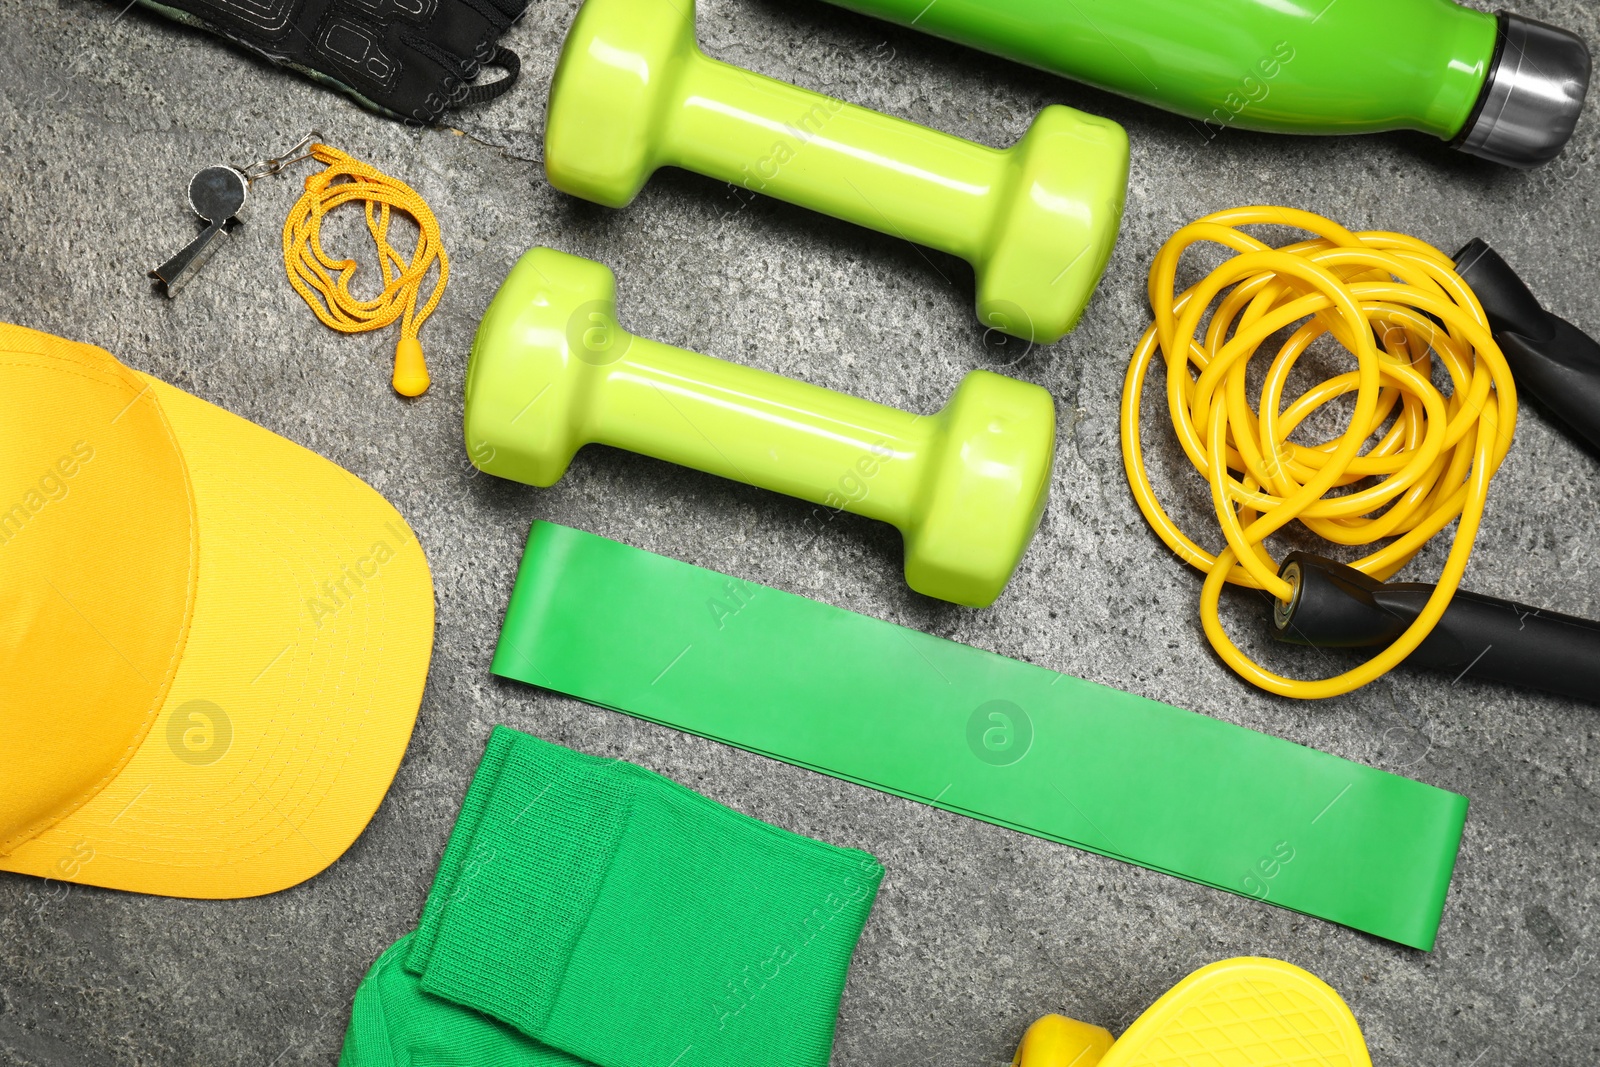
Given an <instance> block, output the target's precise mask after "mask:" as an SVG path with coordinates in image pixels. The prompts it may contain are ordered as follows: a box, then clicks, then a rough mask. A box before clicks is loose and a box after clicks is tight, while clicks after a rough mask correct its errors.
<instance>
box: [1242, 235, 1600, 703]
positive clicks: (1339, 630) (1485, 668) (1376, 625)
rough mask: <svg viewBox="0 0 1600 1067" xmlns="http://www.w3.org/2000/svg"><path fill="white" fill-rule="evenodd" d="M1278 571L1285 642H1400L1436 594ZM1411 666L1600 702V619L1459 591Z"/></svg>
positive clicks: (1298, 557) (1299, 559) (1278, 617)
mask: <svg viewBox="0 0 1600 1067" xmlns="http://www.w3.org/2000/svg"><path fill="white" fill-rule="evenodd" d="M1491 254H1492V253H1491ZM1557 321H1559V320H1557ZM1278 573H1279V574H1280V575H1281V576H1282V577H1283V578H1284V580H1285V581H1287V582H1288V583H1289V584H1290V585H1291V586H1292V587H1293V588H1294V594H1293V597H1292V598H1291V599H1290V601H1289V603H1287V604H1283V603H1277V605H1276V607H1275V608H1274V611H1273V617H1272V621H1273V625H1274V626H1275V627H1276V630H1277V638H1278V640H1280V641H1287V642H1290V643H1292V644H1297V645H1315V646H1317V647H1319V648H1367V647H1375V646H1376V647H1381V646H1385V645H1388V644H1390V643H1391V642H1393V641H1394V639H1395V638H1396V637H1399V636H1400V634H1401V632H1402V631H1404V630H1405V628H1406V627H1408V626H1410V625H1411V623H1412V621H1413V620H1414V619H1416V617H1417V616H1418V615H1419V614H1421V612H1422V608H1423V605H1424V604H1426V603H1427V600H1428V597H1429V596H1431V595H1432V594H1433V589H1434V587H1433V586H1431V585H1427V584H1425V583H1422V582H1393V583H1390V584H1385V583H1383V582H1380V581H1378V580H1377V579H1375V578H1369V577H1368V576H1367V575H1365V574H1362V573H1361V572H1360V571H1358V570H1356V569H1355V568H1354V567H1348V566H1346V565H1344V564H1343V563H1339V562H1337V561H1335V560H1331V559H1325V558H1323V557H1322V556H1316V555H1312V554H1311V553H1309V552H1291V553H1289V555H1288V556H1287V557H1286V558H1285V559H1284V561H1283V566H1282V567H1280V568H1279V571H1278ZM1405 664H1406V666H1408V667H1427V668H1432V669H1434V670H1440V671H1447V672H1449V673H1451V674H1454V675H1456V676H1458V677H1461V676H1465V677H1470V678H1486V679H1489V680H1491V681H1496V682H1505V683H1507V684H1508V685H1516V686H1525V687H1527V688H1530V689H1543V690H1547V691H1548V692H1551V693H1559V694H1560V695H1562V696H1567V697H1572V698H1574V699H1577V700H1583V701H1587V702H1590V703H1600V622H1590V621H1589V620H1587V619H1575V618H1573V617H1572V616H1570V615H1557V614H1554V613H1553V612H1548V611H1541V610H1540V609H1538V608H1531V607H1528V606H1527V605H1526V604H1516V603H1513V602H1511V601H1509V600H1500V599H1498V598H1496V597H1492V596H1480V595H1479V594H1477V593H1468V592H1464V591H1461V590H1457V592H1456V595H1455V596H1454V597H1452V598H1451V600H1450V606H1449V607H1448V608H1446V609H1445V613H1444V617H1443V618H1442V619H1440V620H1439V625H1438V626H1436V627H1435V628H1434V630H1433V632H1432V633H1430V634H1429V635H1428V636H1427V638H1426V639H1424V640H1423V642H1422V644H1420V645H1418V646H1417V649H1416V651H1415V652H1413V653H1411V655H1409V656H1407V657H1406V659H1405Z"/></svg>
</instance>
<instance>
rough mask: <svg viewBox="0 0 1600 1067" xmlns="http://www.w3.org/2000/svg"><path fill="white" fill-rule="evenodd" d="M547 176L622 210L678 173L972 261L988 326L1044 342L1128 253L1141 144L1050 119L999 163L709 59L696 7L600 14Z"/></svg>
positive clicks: (604, 5)
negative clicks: (1132, 172) (1127, 216)
mask: <svg viewBox="0 0 1600 1067" xmlns="http://www.w3.org/2000/svg"><path fill="white" fill-rule="evenodd" d="M544 152H545V156H544V158H545V172H546V174H548V175H549V178H550V184H552V185H554V186H555V187H556V188H557V189H561V190H563V191H565V192H568V193H571V194H573V195H574V196H581V197H583V198H584V199H586V200H593V201H595V202H596V203H600V204H606V205H608V206H610V207H622V206H623V205H625V204H627V203H628V202H629V201H631V200H632V199H633V198H634V196H635V195H637V193H638V192H639V189H640V188H641V187H642V186H643V185H644V182H645V180H646V179H647V178H649V177H650V175H651V173H652V172H653V171H655V169H656V168H657V167H662V166H676V167H683V168H684V169H686V170H692V171H697V172H699V173H701V174H706V175H710V176H711V177H714V178H719V179H721V180H723V181H726V182H730V183H732V184H734V185H737V186H741V187H743V188H746V189H750V190H753V191H755V192H760V193H765V194H767V195H769V196H775V197H777V198H778V199H780V200H787V201H789V202H790V203H793V204H799V205H801V206H802V207H808V208H811V209H813V210H815V211H821V212H823V213H825V214H828V215H833V216H836V217H838V218H841V219H847V220H849V221H851V222H854V223H856V224H858V225H861V226H866V227H869V228H871V229H874V230H879V231H882V232H883V233H887V234H892V235H893V236H895V237H902V238H905V239H906V240H909V241H915V242H917V243H918V244H923V245H928V246H930V247H932V248H938V249H942V250H943V251H945V252H949V253H951V254H952V255H956V256H960V257H961V258H962V259H965V260H967V261H968V262H970V263H971V264H972V266H973V269H974V271H976V273H977V281H978V292H977V308H978V317H979V319H981V320H982V321H983V323H984V324H985V325H987V326H991V327H994V328H996V329H999V330H1003V331H1005V332H1007V333H1011V334H1015V335H1016V336H1019V337H1023V338H1026V339H1027V340H1031V341H1038V342H1040V343H1042V344H1048V343H1051V342H1053V341H1056V340H1059V339H1060V337H1061V335H1062V334H1064V333H1066V332H1067V331H1068V330H1070V329H1071V328H1072V327H1073V326H1074V325H1076V324H1077V321H1078V316H1079V315H1080V314H1082V312H1083V307H1084V305H1085V304H1086V303H1088V301H1089V296H1090V294H1091V293H1093V292H1094V287H1095V285H1096V284H1097V283H1098V282H1099V280H1100V275H1101V273H1102V272H1104V270H1105V266H1106V260H1107V259H1108V258H1109V257H1110V255H1111V247H1112V245H1113V244H1114V243H1115V241H1116V236H1117V226H1118V224H1119V223H1120V221H1121V219H1122V205H1123V201H1124V199H1125V198H1126V196H1127V187H1128V135H1127V134H1126V133H1125V132H1124V131H1123V129H1122V127H1120V126H1118V125H1117V124H1116V123H1114V122H1112V121H1110V120H1109V119H1103V118H1098V117H1096V116H1094V115H1087V114H1084V113H1083V112H1081V111H1075V110H1073V109H1072V108H1069V107H1063V106H1061V105H1052V106H1050V107H1047V108H1045V109H1044V110H1043V111H1041V112H1039V114H1038V116H1037V117H1036V118H1035V119H1034V122H1033V125H1032V126H1031V127H1029V129H1028V132H1027V133H1026V134H1024V135H1023V138H1022V140H1020V141H1018V142H1017V143H1016V145H1014V146H1013V147H1011V148H1009V149H1006V150H1004V151H1001V150H999V149H994V148H989V147H986V146H984V145H980V144H974V143H973V142H971V141H966V140H963V139H961V138H959V137H955V136H952V135H951V134H948V133H941V132H940V131H938V130H931V129H929V128H927V127H926V126H919V125H917V124H916V123H914V122H908V121H906V120H904V119H898V118H893V117H891V116H889V115H883V114H880V113H878V112H876V111H869V110H867V109H866V108H861V107H856V106H854V105H852V104H847V103H844V102H843V101H841V100H836V99H834V98H833V97H829V96H823V95H822V94H820V93H814V92H810V91H808V90H805V89H799V88H796V87H795V86H793V85H789V84H786V83H784V82H780V81H776V80H774V79H772V78H767V77H763V76H762V75H759V74H755V73H752V72H750V71H747V70H741V69H740V68H738V67H734V66H730V65H728V64H726V63H722V62H719V61H717V60H714V59H710V58H708V57H707V56H706V55H705V54H704V53H702V52H701V51H700V49H699V48H698V47H697V46H696V44H695V33H694V4H693V3H692V0H587V2H586V3H585V4H584V5H583V8H582V9H581V10H580V11H579V12H578V17H577V20H576V21H575V22H574V23H573V25H572V30H571V32H570V33H569V34H568V35H567V41H566V45H565V46H564V47H563V48H562V51H561V62H560V64H559V65H558V66H557V68H556V73H555V78H554V80H553V82H552V83H551V87H550V104H549V109H548V112H547V120H546V124H545V142H544Z"/></svg>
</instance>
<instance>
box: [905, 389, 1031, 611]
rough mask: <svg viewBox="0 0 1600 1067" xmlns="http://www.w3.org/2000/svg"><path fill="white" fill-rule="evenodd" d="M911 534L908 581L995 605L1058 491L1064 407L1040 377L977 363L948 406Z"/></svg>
mask: <svg viewBox="0 0 1600 1067" xmlns="http://www.w3.org/2000/svg"><path fill="white" fill-rule="evenodd" d="M934 420H935V425H936V427H937V429H936V430H935V432H934V434H933V436H932V441H931V448H930V452H929V456H928V465H927V469H926V471H925V472H924V474H923V481H922V486H921V488H922V492H921V493H919V494H918V497H917V502H916V505H915V507H914V508H913V510H912V514H911V516H910V518H909V521H904V522H901V523H900V524H899V525H900V530H901V533H902V534H903V535H904V537H905V546H906V583H907V584H908V585H910V586H911V588H913V589H916V590H918V591H920V592H925V593H926V592H929V591H930V590H939V592H937V593H931V594H930V595H934V596H938V597H940V598H941V599H944V600H950V601H953V602H955V603H957V604H967V605H969V606H971V607H979V608H981V607H988V606H989V605H990V604H992V603H993V602H994V599H995V597H997V596H999V595H1000V593H1001V591H1002V590H1003V589H1005V587H1006V583H1007V582H1008V581H1010V580H1011V575H1012V572H1014V571H1015V570H1016V569H1017V564H1018V563H1020V562H1021V561H1022V554H1023V553H1024V552H1026V551H1027V550H1028V543H1029V542H1030V541H1032V540H1033V535H1034V531H1036V530H1037V529H1038V528H1039V519H1040V518H1041V517H1042V516H1043V515H1044V506H1045V500H1046V499H1047V497H1048V495H1049V492H1050V471H1051V467H1052V466H1053V461H1054V459H1055V448H1056V413H1055V402H1054V401H1053V400H1052V398H1051V396H1050V394H1049V392H1047V391H1046V390H1044V389H1041V388H1040V387H1039V386H1037V385H1031V384H1029V383H1027V382H1020V381H1017V380H1016V379H1015V378H1007V377H1005V376H1004V375H1000V374H994V373H991V372H989V371H983V370H975V371H971V372H970V373H968V374H967V376H966V377H965V378H963V379H961V384H960V385H958V386H957V387H956V391H955V393H954V394H953V395H952V396H951V397H950V402H949V403H947V404H946V405H945V406H944V408H943V410H941V411H940V412H939V414H938V415H936V416H935V417H934Z"/></svg>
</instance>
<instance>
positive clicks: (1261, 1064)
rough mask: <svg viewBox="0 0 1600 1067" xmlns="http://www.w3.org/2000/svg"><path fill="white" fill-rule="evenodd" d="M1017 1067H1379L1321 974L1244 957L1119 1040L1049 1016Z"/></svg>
mask: <svg viewBox="0 0 1600 1067" xmlns="http://www.w3.org/2000/svg"><path fill="white" fill-rule="evenodd" d="M1011 1067H1372V1060H1371V1059H1370V1058H1369V1057H1368V1056H1367V1045H1366V1042H1365V1041H1363V1040H1362V1037H1361V1028H1360V1027H1359V1026H1358V1025H1356V1019H1355V1016H1354V1015H1352V1014H1350V1009H1349V1008H1348V1007H1347V1006H1346V1005H1345V1002H1344V1001H1343V1000H1341V999H1340V998H1339V994H1338V993H1336V992H1334V990H1333V988H1332V987H1331V986H1329V985H1328V984H1327V983H1326V982H1323V981H1322V980H1321V979H1320V978H1318V977H1317V976H1316V975H1313V974H1308V973H1307V972H1305V971H1302V970H1301V969H1300V968H1298V967H1295V966H1293V965H1292V964H1288V963H1284V962H1283V961H1282V960H1269V959H1261V958H1257V957H1250V956H1244V957H1240V958H1238V959H1231V960H1223V961H1221V962H1220V963H1213V964H1211V965H1210V966H1208V967H1202V968H1200V969H1199V970H1198V971H1195V972H1194V973H1193V974H1191V975H1190V976H1189V977H1187V978H1185V979H1184V980H1183V981H1181V982H1179V983H1178V984H1177V985H1175V986H1173V987H1172V988H1171V989H1169V990H1167V992H1166V994H1165V995H1163V996H1162V997H1161V999H1160V1000H1158V1001H1156V1002H1155V1003H1154V1004H1152V1005H1150V1007H1149V1008H1148V1009H1147V1010H1146V1011H1145V1013H1144V1014H1143V1015H1141V1016H1139V1018H1137V1019H1135V1020H1134V1022H1133V1025H1132V1026H1130V1027H1128V1029H1127V1031H1126V1032H1125V1033H1124V1034H1123V1035H1122V1036H1121V1037H1120V1038H1116V1039H1113V1038H1112V1037H1111V1034H1110V1032H1109V1031H1107V1030H1105V1029H1103V1028H1101V1027H1098V1026H1092V1025H1090V1024H1089V1023H1081V1022H1078V1021H1077V1020H1076V1019H1068V1018H1065V1017H1064V1016H1061V1015H1046V1016H1044V1017H1043V1018H1042V1019H1039V1020H1038V1021H1037V1022H1035V1023H1034V1024H1033V1025H1032V1026H1030V1027H1028V1032H1027V1033H1026V1034H1024V1035H1023V1037H1022V1044H1021V1045H1019V1046H1018V1047H1017V1054H1016V1056H1015V1057H1014V1058H1013V1059H1012V1060H1011Z"/></svg>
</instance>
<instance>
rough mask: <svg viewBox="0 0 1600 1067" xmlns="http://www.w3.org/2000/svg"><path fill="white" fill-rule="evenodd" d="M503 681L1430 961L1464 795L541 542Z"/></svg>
mask: <svg viewBox="0 0 1600 1067" xmlns="http://www.w3.org/2000/svg"><path fill="white" fill-rule="evenodd" d="M493 670H494V673H496V674H498V675H500V676H502V677H505V678H514V679H517V680H519V681H523V682H527V683H530V684H532V685H538V686H543V687H544V688H547V689H553V690H555V691H557V692H560V693H566V694H569V695H571V696H574V697H577V698H578V699H580V700H585V701H588V702H590V703H593V704H598V705H601V706H602V707H607V708H613V709H616V710H618V711H623V712H626V713H628V714H630V715H635V716H637V717H639V718H641V719H648V720H649V721H651V722H656V723H661V724H662V725H665V726H671V727H674V728H676V729H679V730H684V731H687V732H689V733H693V734H699V735H700V736H702V737H709V738H712V739H713V740H716V741H721V742H723V743H725V744H729V745H734V746H737V747H739V748H743V749H748V750H749V751H751V752H758V753H760V754H762V755H764V756H770V757H772V758H773V759H778V760H783V761H784V762H785V763H792V764H795V765H796V766H799V767H807V768H809V769H811V770H814V771H820V772H821V773H823V774H829V775H833V776H834V777H836V778H842V779H844V780H846V781H850V782H856V783H858V784H860V785H866V786H871V787H872V788H874V789H881V790H883V791H884V792H886V793H893V794H895V795H896V796H901V797H906V798H907V799H910V800H916V801H920V802H922V803H925V804H931V805H933V806H934V807H938V808H943V809H944V810H946V811H953V812H957V813H958V814H961V815H967V816H970V817H972V818H974V819H982V820H984V821H986V822H991V823H995V824H996V825H998V826H1005V827H1009V828H1010V829H1013V830H1019V831H1021V832H1023V833H1028V834H1033V835H1035V836H1036V837H1043V838H1046V839H1048V840H1051V841H1059V842H1061V843H1063V844H1068V845H1073V846H1075V847H1077V848H1082V849H1086V850H1088V851H1090V852H1096V853H1099V854H1100V855H1103V856H1111V857H1114V858H1116V859H1120V860H1125V861H1127V862H1128V863H1134V864H1138V865H1139V866H1141V867H1148V868H1150V869H1152V870H1157V871H1164V872H1166V873H1167V874H1172V875H1176V876H1177V877H1179V878H1186V879H1188V880H1189V881H1192V882H1199V883H1201V884H1203V885H1210V886H1214V887H1216V888H1218V889H1224V890H1227V891H1228V892H1231V893H1238V894H1240V895H1243V896H1250V897H1255V898H1257V899H1259V900H1264V901H1267V902H1268V903H1271V904H1276V905H1278V906H1279V907H1284V908H1289V909H1292V910H1294V911H1298V912H1303V913H1304V914H1307V915H1314V916H1317V917H1318V918H1322V919H1327V920H1330V921H1332V922H1336V923H1342V924H1344V925H1345V926H1349V927H1353V928H1355V929H1357V930H1362V931H1365V932H1367V933H1370V934H1375V935H1377V936H1379V937H1384V938H1388V939H1389V940H1391V941H1397V942H1399V943H1401V944H1403V945H1410V946H1411V947H1413V948H1419V949H1423V950H1428V949H1432V948H1433V943H1434V938H1435V937H1436V936H1437V934H1438V930H1439V918H1440V914H1441V912H1442V911H1443V909H1444V899H1445V891H1446V889H1447V888H1448V887H1449V884H1450V874H1451V871H1452V869H1453V868H1454V866H1455V857H1456V851H1457V849H1458V847H1459V846H1460V843H1461V830H1462V826H1463V824H1464V822H1465V819H1466V810H1467V801H1466V798H1465V797H1462V796H1458V795H1456V794H1454V793H1449V792H1445V791H1444V790H1442V789H1437V788H1434V787H1433V786H1429V785H1424V784H1422V783H1420V782H1414V781H1411V780H1410V779H1407V778H1401V777H1399V776H1397V775H1393V774H1389V773H1387V772H1385V771H1379V770H1374V769H1372V768H1370V767H1364V766H1362V765H1360V764H1357V763H1351V762H1350V761H1348V760H1343V759H1339V758H1338V757H1336V756H1330V755H1327V754H1326V753H1322V752H1316V751H1314V750H1312V749H1309V748H1305V747H1303V746H1301V745H1296V744H1293V743H1291V742H1288V741H1284V740H1281V739H1279V738H1276V737H1269V736H1267V735H1266V734H1261V733H1257V732H1255V731H1253V730H1247V729H1244V728H1243V727H1239V726H1233V725H1231V724H1228V723H1223V722H1218V721H1217V720H1215V719H1212V718H1208V717H1207V716H1204V715H1199V714H1196V713H1194V712H1190V711H1184V710H1182V709H1180V708H1174V707H1171V706H1170V705H1167V704H1161V703H1158V702H1156V701H1154V700H1147V699H1145V698H1143V697H1138V696H1134V695H1132V694H1129V693H1123V692H1120V691H1118V690H1115V689H1110V688H1108V687H1106V686H1102V685H1096V684H1094V683H1093V682H1086V681H1083V680H1082V679H1078V678H1073V677H1070V676H1068V675H1065V674H1058V673H1056V672H1054V671H1050V670H1046V669H1044V668H1042V667H1035V666H1033V665H1031V664H1027V663H1020V662H1018V661H1016V660H1012V659H1007V658H1005V657H1004V656H997V655H994V654H993V653H990V652H984V651H982V650H980V649H976V648H971V647H969V646H967V645H960V644H956V643H954V642H952V641H946V640H944V639H942V638H938V637H932V636H930V635H928V634H924V633H920V632H918V631H916V630H908V629H906V628H905V627H901V626H895V625H892V624H890V623H885V622H882V621H879V620H877V619H871V618H868V617H866V616H864V615H857V614H855V613H854V612H850V611H845V610H843V609H841V608H835V607H831V606H829V605H826V604H820V603H817V602H816V601H812V600H807V599H806V598H804V597H800V596H795V595H794V594H792V593H785V592H782V591H780V590H776V589H770V588H767V587H765V586H760V585H755V584H753V583H750V582H745V581H742V580H740V579H738V578H732V577H729V576H728V575H725V574H719V573H717V572H716V571H709V570H705V569H703V568H700V567H694V566H691V565H689V564H687V563H680V562H678V561H677V560H672V559H667V558H666V557H664V556H658V555H655V554H653V553H650V552H644V551H642V550H640V549H637V548H631V547H629V546H627V545H623V544H619V543H617V542H615V541H610V540H607V539H605V538H603V537H597V536H595V535H594V534H590V533H584V532H583V531H580V530H573V529H570V528H568V527H565V526H558V525H555V524H553V523H547V522H538V523H535V524H534V526H533V529H532V531H531V532H530V533H529V535H528V545H527V550H526V551H525V552H524V554H523V557H522V566H521V569H520V570H519V571H518V574H517V581H516V586H515V588H514V589H513V591H512V594H511V603H510V605H509V606H508V608H507V610H506V621H505V628H504V629H503V630H502V631H501V634H500V643H499V647H498V648H497V649H496V650H495V656H494V664H493Z"/></svg>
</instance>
